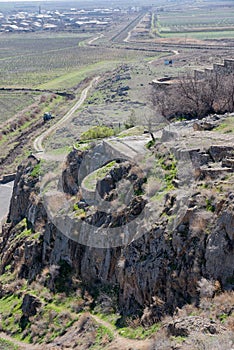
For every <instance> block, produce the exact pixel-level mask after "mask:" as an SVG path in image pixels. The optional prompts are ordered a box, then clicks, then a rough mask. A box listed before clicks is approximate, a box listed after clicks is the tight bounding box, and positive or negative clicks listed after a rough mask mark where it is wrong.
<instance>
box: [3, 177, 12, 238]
mask: <svg viewBox="0 0 234 350" xmlns="http://www.w3.org/2000/svg"><path fill="white" fill-rule="evenodd" d="M13 184H14V182H13V181H12V182H8V183H7V184H4V185H2V184H0V232H1V229H2V227H1V226H2V221H3V219H4V217H5V216H6V215H7V214H8V210H9V205H10V200H11V195H12V190H13Z"/></svg>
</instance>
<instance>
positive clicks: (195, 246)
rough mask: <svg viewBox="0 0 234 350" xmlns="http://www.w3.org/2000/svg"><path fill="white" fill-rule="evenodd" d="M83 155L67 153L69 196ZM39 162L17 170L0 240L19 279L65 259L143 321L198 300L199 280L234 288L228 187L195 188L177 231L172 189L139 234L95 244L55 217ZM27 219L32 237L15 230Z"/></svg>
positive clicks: (233, 207)
mask: <svg viewBox="0 0 234 350" xmlns="http://www.w3.org/2000/svg"><path fill="white" fill-rule="evenodd" d="M82 157H83V153H82V152H80V151H73V152H72V153H71V154H70V155H69V157H68V161H67V164H66V168H65V169H64V172H63V177H62V184H63V188H64V190H65V192H66V193H67V194H68V195H69V194H70V195H72V196H73V195H74V194H76V193H78V191H79V184H78V182H77V171H78V168H79V164H80V163H81V158H82ZM36 163H37V161H36V160H35V159H32V158H30V159H29V160H28V162H27V163H26V164H24V165H22V166H21V167H20V168H19V170H18V174H17V177H16V180H15V186H14V192H13V197H12V202H11V208H10V213H9V217H8V224H7V225H6V226H5V227H4V230H3V237H2V242H1V245H0V257H1V271H2V272H4V269H5V267H6V266H7V265H9V264H10V265H11V269H12V270H15V271H17V274H18V276H19V277H23V278H26V279H28V280H29V282H31V281H33V280H35V279H37V280H38V281H40V276H41V272H42V270H43V269H44V268H45V267H48V268H50V267H51V266H56V265H59V264H61V263H63V264H66V266H69V269H70V270H69V271H70V272H71V274H72V275H73V276H76V277H78V278H79V279H80V280H82V281H83V282H84V284H86V285H89V287H90V286H92V285H93V286H94V285H96V286H97V285H109V286H111V287H113V288H114V287H117V290H118V307H119V310H120V311H121V312H122V313H123V314H140V315H141V317H142V322H143V324H152V323H153V322H155V321H157V320H159V319H160V317H161V316H162V315H164V314H166V313H171V312H173V311H174V310H175V308H176V307H181V306H183V305H184V304H186V303H190V302H196V301H197V300H198V298H199V292H198V282H199V281H200V280H201V279H202V278H206V279H207V280H210V283H211V284H213V285H214V286H215V285H217V283H218V285H219V286H221V287H220V288H222V289H224V290H225V289H231V288H233V273H234V264H233V262H234V261H233V256H234V255H233V253H234V195H233V194H232V192H231V191H230V190H229V192H228V193H227V194H226V193H225V195H224V196H223V197H222V198H219V195H217V197H215V196H213V197H212V201H213V202H212V203H210V202H209V201H207V198H208V197H207V193H203V189H201V188H199V187H197V188H196V189H195V191H194V193H193V195H192V197H191V199H190V202H189V205H188V208H187V210H186V212H185V213H184V216H183V218H182V219H181V221H180V223H179V224H178V225H177V226H176V227H174V228H173V229H171V228H170V225H169V222H170V210H172V209H173V206H174V201H173V200H172V195H171V194H170V193H169V194H167V200H166V201H165V208H164V209H165V212H164V215H161V216H160V217H159V219H158V220H157V221H155V223H154V225H153V226H152V227H151V228H150V229H149V231H148V232H147V231H146V232H145V234H144V235H142V236H141V237H140V238H138V239H137V240H135V241H133V242H132V243H130V244H128V245H127V246H121V247H113V248H108V249H104V248H94V247H88V246H84V245H81V244H79V243H77V242H75V241H73V240H71V239H69V238H67V237H66V236H65V235H64V234H63V233H61V232H60V231H59V230H58V229H57V228H56V226H55V225H54V224H53V223H52V222H51V220H50V219H49V217H48V215H47V212H46V209H45V207H44V205H43V202H42V200H41V198H40V195H39V191H38V188H39V187H38V178H35V177H32V175H31V173H32V169H33V167H34V166H35V164H36ZM211 204H212V205H211ZM168 206H169V207H168ZM165 213H166V214H165ZM168 213H169V214H168ZM24 218H26V226H27V229H30V230H31V231H32V235H23V234H22V232H24V230H25V227H24V228H23V229H21V231H20V232H21V234H20V232H19V228H18V229H17V227H18V226H17V225H19V223H20V222H21V221H22V219H24ZM22 230H23V231H22ZM17 237H18V238H17ZM33 237H34V238H33ZM9 252H10V253H9ZM69 276H70V275H69ZM69 276H67V279H69ZM43 283H48V284H49V282H43ZM69 283H72V282H71V281H70V282H69ZM215 283H216V284H215ZM51 288H53V286H52V287H51ZM214 290H215V288H214Z"/></svg>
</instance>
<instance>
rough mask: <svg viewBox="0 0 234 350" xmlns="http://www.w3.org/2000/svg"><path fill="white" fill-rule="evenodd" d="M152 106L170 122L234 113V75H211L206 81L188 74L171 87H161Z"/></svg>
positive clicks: (157, 89)
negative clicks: (177, 118) (181, 118)
mask: <svg viewBox="0 0 234 350" xmlns="http://www.w3.org/2000/svg"><path fill="white" fill-rule="evenodd" d="M151 97H152V98H151V99H152V102H153V105H154V106H155V107H157V108H158V110H159V111H160V113H161V114H162V115H163V116H165V117H166V118H168V119H170V118H173V117H178V116H180V117H187V118H203V117H204V116H206V115H208V114H212V113H225V112H232V111H233V110H234V74H233V73H231V74H228V75H223V74H218V73H214V72H211V73H210V74H206V75H205V76H204V78H203V79H200V78H199V77H197V76H195V75H191V74H187V75H185V76H182V77H180V78H179V79H178V81H177V83H176V84H173V85H171V86H167V85H164V84H162V85H160V84H159V85H158V86H157V88H155V89H154V90H153V93H152V96H151Z"/></svg>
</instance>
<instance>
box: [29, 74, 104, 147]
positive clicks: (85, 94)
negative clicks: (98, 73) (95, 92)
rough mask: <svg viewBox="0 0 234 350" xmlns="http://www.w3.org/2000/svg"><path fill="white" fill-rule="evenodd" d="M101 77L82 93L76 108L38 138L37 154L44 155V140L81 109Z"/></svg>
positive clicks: (94, 80) (34, 145)
mask: <svg viewBox="0 0 234 350" xmlns="http://www.w3.org/2000/svg"><path fill="white" fill-rule="evenodd" d="M99 78H100V77H95V78H94V79H93V80H92V81H91V83H90V84H89V85H88V86H87V87H86V88H85V89H84V90H83V91H82V92H81V96H80V98H79V100H78V101H77V102H76V103H75V104H74V106H73V107H72V108H71V109H70V110H69V111H68V112H67V113H66V114H65V116H64V117H63V118H62V119H60V120H59V121H58V122H57V123H56V124H54V125H53V126H52V127H51V128H49V129H47V130H46V131H45V132H43V133H42V134H41V135H40V136H38V137H37V138H36V139H35V140H34V142H33V147H34V149H35V151H36V152H38V153H42V152H44V148H43V142H44V140H45V139H46V138H47V137H48V136H49V135H50V134H51V133H52V132H53V131H55V130H56V129H57V128H58V127H59V126H61V125H62V124H63V123H65V122H67V121H68V120H69V119H70V118H71V117H72V115H73V114H74V113H75V111H76V110H77V109H78V108H80V107H81V105H82V104H83V103H84V101H85V99H86V98H87V95H88V92H89V90H90V89H91V88H92V87H93V85H94V84H95V83H97V82H98V80H99Z"/></svg>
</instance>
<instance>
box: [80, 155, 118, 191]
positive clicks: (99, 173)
mask: <svg viewBox="0 0 234 350" xmlns="http://www.w3.org/2000/svg"><path fill="white" fill-rule="evenodd" d="M116 164H117V163H116V161H115V160H114V161H112V162H110V163H108V164H106V165H105V166H103V167H101V168H99V169H97V170H95V171H93V172H92V173H91V174H89V175H88V176H86V178H85V179H84V186H85V187H86V188H87V189H89V190H90V191H95V188H96V184H97V181H98V180H100V179H103V178H104V177H105V176H106V175H107V174H108V173H109V172H110V170H111V169H113V168H114V167H115V166H116Z"/></svg>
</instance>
